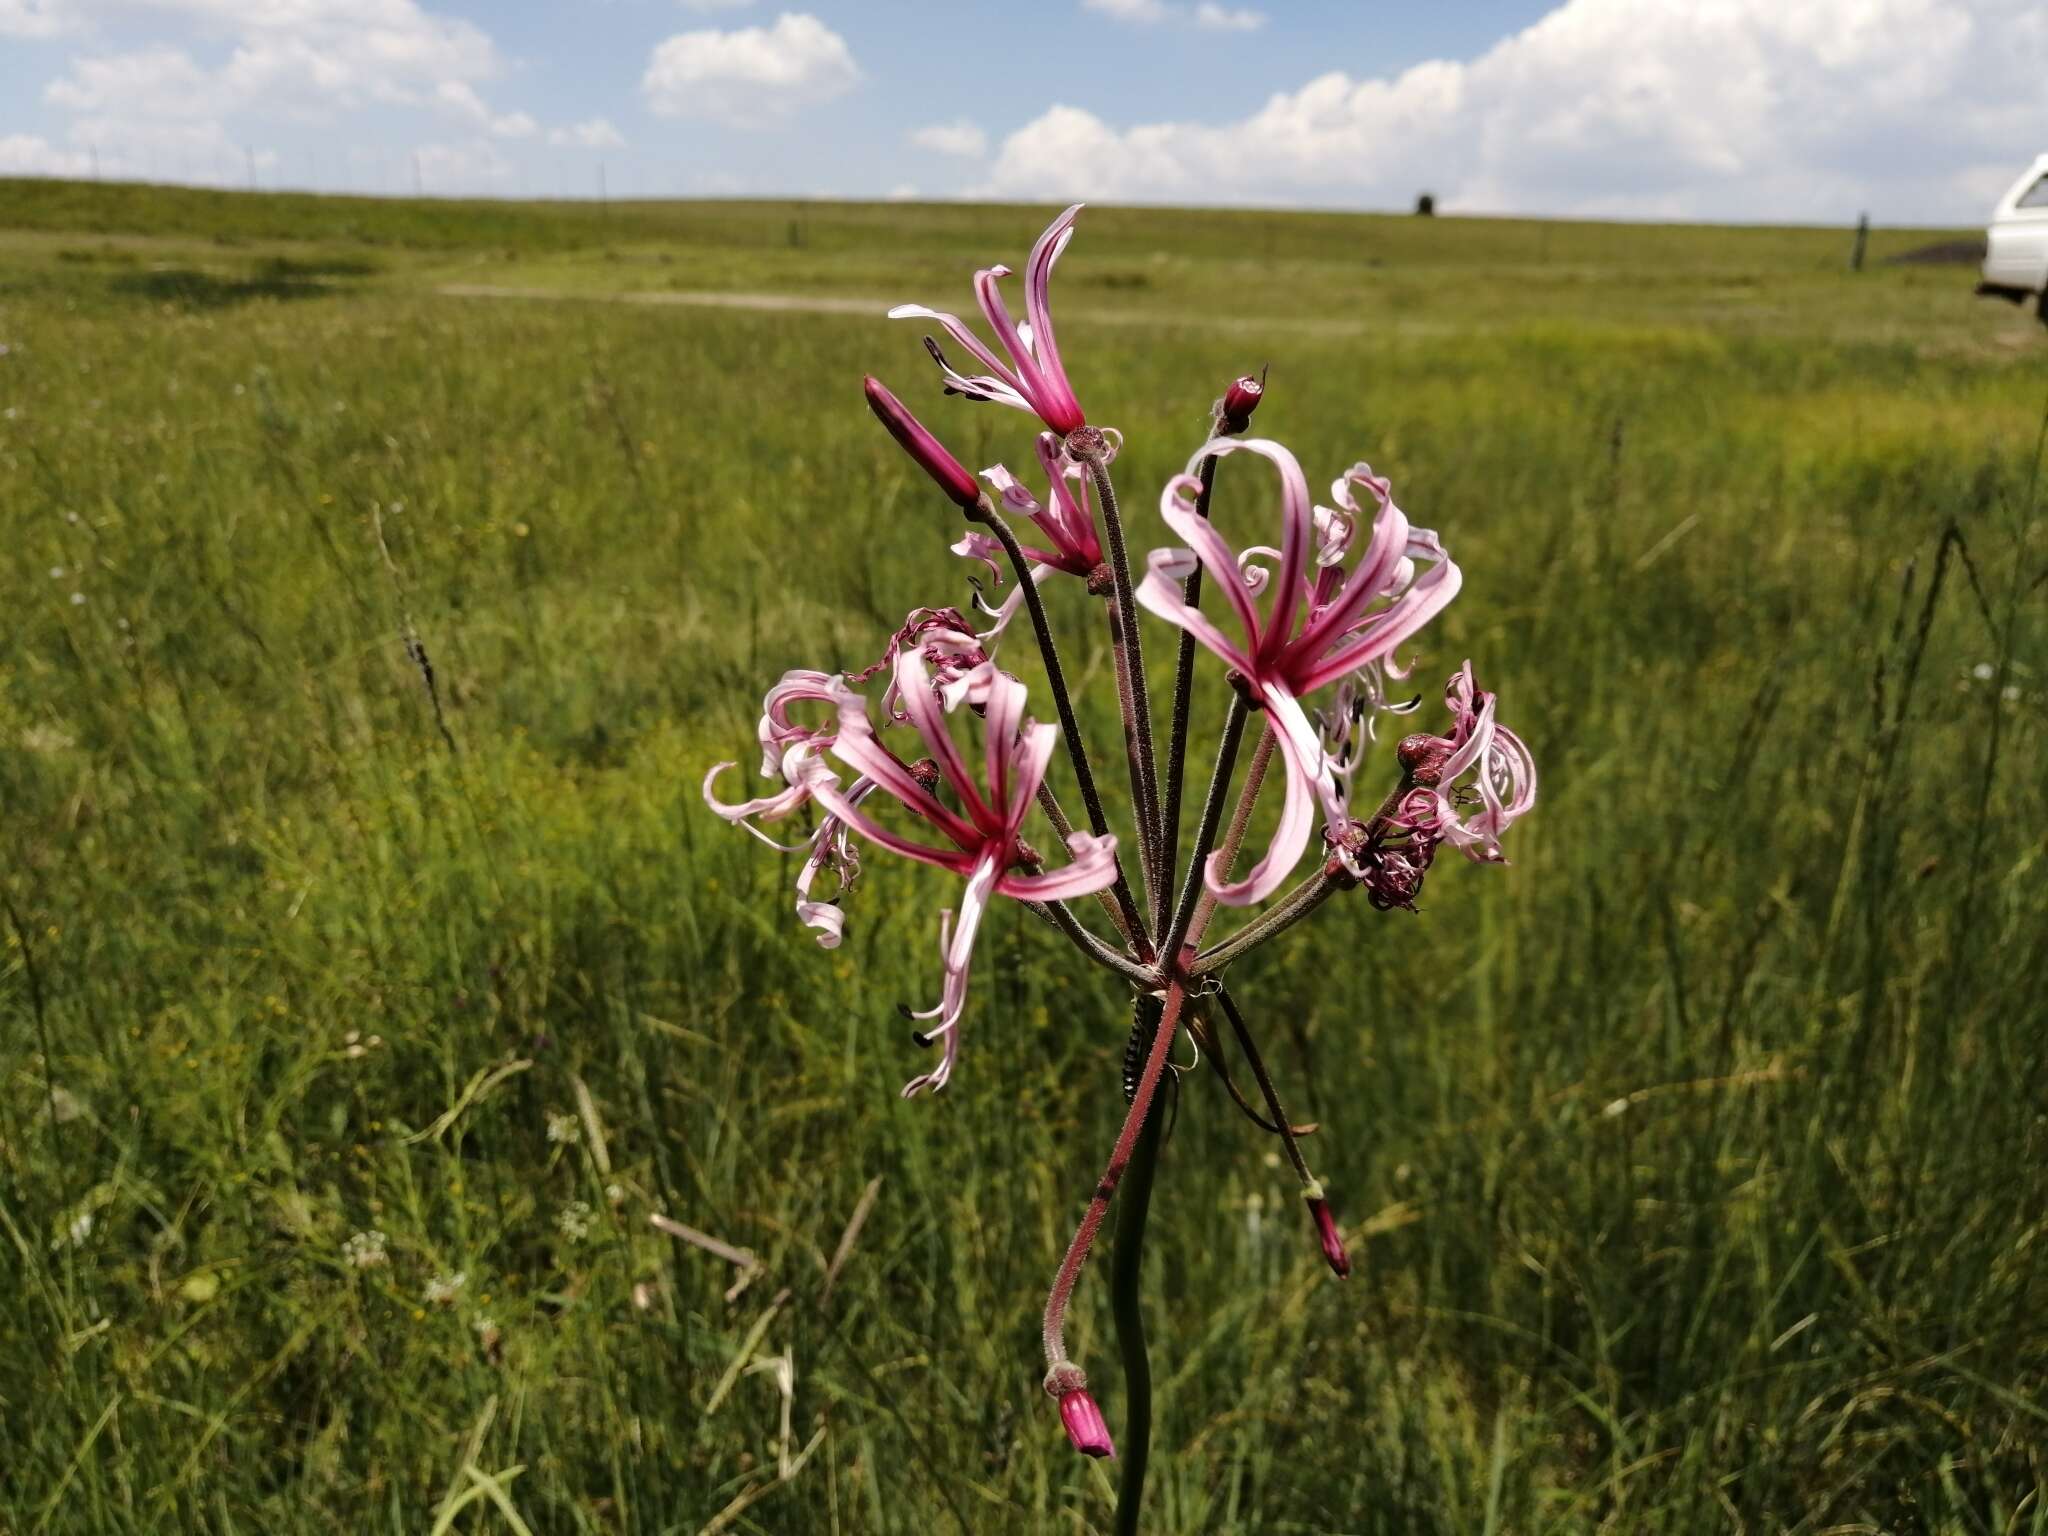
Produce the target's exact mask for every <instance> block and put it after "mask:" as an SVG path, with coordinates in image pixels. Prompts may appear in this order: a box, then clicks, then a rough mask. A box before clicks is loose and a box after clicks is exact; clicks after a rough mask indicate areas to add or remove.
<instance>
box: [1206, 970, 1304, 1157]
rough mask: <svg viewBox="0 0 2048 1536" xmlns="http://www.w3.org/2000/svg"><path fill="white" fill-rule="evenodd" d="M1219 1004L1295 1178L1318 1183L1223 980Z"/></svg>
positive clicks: (1219, 989)
mask: <svg viewBox="0 0 2048 1536" xmlns="http://www.w3.org/2000/svg"><path fill="white" fill-rule="evenodd" d="M1216 1001H1218V1002H1219V1003H1221V1004H1222V1005H1223V1015H1224V1017H1225V1018H1227V1019H1229V1020H1230V1030H1231V1033H1232V1034H1234V1035H1236V1036H1237V1044H1238V1049H1240V1050H1241V1051H1243V1052H1244V1059H1245V1061H1246V1063H1247V1064H1248V1065H1249V1066H1250V1067H1251V1069H1252V1076H1253V1077H1255V1078H1257V1079H1258V1083H1259V1092H1260V1093H1262V1094H1264V1095H1265V1099H1266V1108H1267V1109H1268V1110H1270V1111H1271V1112H1272V1115H1273V1125H1274V1127H1275V1128H1276V1129H1275V1134H1277V1135H1278V1136H1279V1138H1280V1140H1281V1141H1282V1142H1283V1143H1284V1144H1285V1145H1286V1147H1287V1160H1288V1161H1289V1162H1290V1163H1292V1164H1293V1165H1294V1173H1295V1176H1296V1177H1297V1178H1299V1179H1300V1180H1301V1182H1302V1183H1303V1184H1313V1183H1315V1175H1313V1174H1312V1173H1310V1172H1309V1171H1308V1161H1307V1159H1305V1158H1304V1157H1302V1155H1301V1148H1300V1147H1298V1146H1296V1145H1295V1143H1294V1124H1293V1122H1292V1121H1290V1120H1289V1119H1288V1118H1287V1109H1286V1106H1285V1105H1283V1104H1282V1103H1281V1102H1280V1091H1279V1090H1278V1089H1277V1088H1275V1087H1274V1086H1273V1079H1272V1077H1271V1076H1270V1075H1269V1074H1268V1073H1267V1071H1266V1061H1265V1058H1264V1057H1263V1056H1261V1055H1260V1054H1259V1045H1258V1042H1257V1041H1256V1040H1254V1039H1253V1038H1252V1032H1251V1027H1250V1026H1249V1025H1248V1024H1246V1023H1245V1021H1244V1015H1243V1014H1242V1013H1239V1012H1238V1010H1237V1002H1236V1000H1235V999H1234V998H1232V997H1231V995H1230V989H1229V988H1228V987H1226V986H1224V985H1223V983H1222V982H1221V981H1220V980H1219V981H1218V982H1217V983H1216Z"/></svg>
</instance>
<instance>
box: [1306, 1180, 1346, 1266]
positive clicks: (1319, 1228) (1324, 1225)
mask: <svg viewBox="0 0 2048 1536" xmlns="http://www.w3.org/2000/svg"><path fill="white" fill-rule="evenodd" d="M1308 1212H1309V1214H1310V1215H1311V1216H1313V1217H1315V1219H1316V1235H1317V1236H1318V1237H1320V1238H1321V1239H1322V1240H1323V1257H1324V1258H1325V1259H1328V1260H1329V1261H1330V1268H1331V1269H1332V1270H1334V1271H1335V1272H1336V1275H1337V1278H1338V1279H1339V1280H1348V1279H1350V1278H1351V1255H1350V1254H1348V1253H1346V1252H1345V1251H1344V1238H1343V1235H1342V1234H1341V1233H1340V1232H1338V1230H1337V1218H1336V1217H1335V1216H1332V1215H1331V1214H1330V1202H1329V1201H1327V1200H1325V1199H1324V1198H1323V1197H1322V1196H1321V1195H1311V1196H1309V1201H1308Z"/></svg>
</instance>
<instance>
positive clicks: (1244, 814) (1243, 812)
mask: <svg viewBox="0 0 2048 1536" xmlns="http://www.w3.org/2000/svg"><path fill="white" fill-rule="evenodd" d="M1279 745H1280V736H1279V733H1278V732H1277V731H1275V730H1274V728H1273V722H1272V721H1271V720H1268V721H1267V722H1266V734H1265V735H1263V736H1261V737H1260V738H1259V745H1258V750H1257V751H1255V752H1253V753H1252V765H1251V767H1250V768H1249V769H1247V770H1246V772H1245V776H1244V788H1243V790H1242V791H1240V792H1239V794H1238V797H1237V809H1236V810H1235V811H1233V812H1232V813H1231V816H1230V830H1229V831H1228V832H1226V833H1224V834H1223V878H1224V879H1226V880H1228V879H1229V878H1230V877H1231V875H1233V874H1234V873H1236V870H1237V853H1238V850H1239V849H1240V848H1242V847H1244V835H1245V832H1246V831H1247V830H1248V829H1249V828H1250V827H1251V823H1252V810H1253V808H1254V807H1255V806H1257V805H1258V803H1259V791H1260V790H1262V789H1264V788H1265V787H1266V770H1267V769H1268V768H1270V767H1272V765H1273V753H1274V752H1275V751H1276V750H1277V749H1278V747H1279ZM1215 916H1216V896H1215V893H1214V892H1213V891H1211V890H1210V889H1209V888H1208V885H1207V883H1206V882H1205V883H1204V884H1203V887H1202V899H1201V902H1200V904H1199V905H1198V906H1197V907H1196V908H1195V919H1194V921H1193V922H1192V923H1190V924H1189V925H1188V931H1187V937H1186V938H1184V939H1183V940H1181V943H1182V944H1183V945H1187V944H1193V945H1196V946H1197V947H1199V946H1200V945H1201V942H1202V935H1204V934H1205V933H1207V932H1208V931H1209V922H1210V920H1211V919H1212V918H1214V917H1215Z"/></svg>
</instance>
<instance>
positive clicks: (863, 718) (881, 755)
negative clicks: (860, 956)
mask: <svg viewBox="0 0 2048 1536" xmlns="http://www.w3.org/2000/svg"><path fill="white" fill-rule="evenodd" d="M920 691H921V692H923V693H924V695H925V697H927V698H929V697H930V689H929V688H928V687H921V689H920ZM838 702H839V734H838V736H837V737H835V738H834V739H833V742H832V755H833V756H834V757H836V758H838V759H839V760H840V761H841V762H842V763H844V764H846V766H847V767H849V768H851V769H852V770H853V771H854V772H855V773H857V774H861V775H863V776H864V777H866V778H869V779H872V780H874V782H875V783H876V784H877V785H879V786H880V787H881V788H882V789H884V790H886V791H887V792H888V793H889V794H890V795H891V796H892V797H893V798H894V799H896V800H897V801H899V802H900V803H901V804H902V805H903V806H904V807H905V809H907V810H909V811H910V812H911V813H912V814H914V815H917V816H921V817H923V818H924V819H925V820H926V821H928V822H930V823H931V824H932V825H933V826H935V827H937V828H938V829H939V830H940V831H941V832H943V833H945V835H946V836H947V837H948V838H950V839H951V840H952V841H953V842H954V843H956V844H957V845H958V846H959V847H960V848H961V849H963V850H968V849H974V848H978V847H979V846H980V845H981V842H982V836H981V833H980V832H979V831H978V830H977V829H976V828H975V827H974V826H973V825H972V824H970V823H969V822H966V821H963V820H962V819H961V818H960V817H959V816H957V815H955V814H954V813H953V812H952V811H951V810H949V809H947V808H946V807H945V806H943V805H941V804H940V803H939V802H938V800H937V799H935V798H934V797H933V796H932V794H931V793H930V791H928V790H926V789H925V787H924V786H923V785H921V784H919V783H918V782H917V780H916V779H914V778H912V777H911V774H910V770H909V769H908V768H907V767H905V766H904V765H903V763H902V761H901V760H900V759H898V758H897V756H896V754H895V753H893V752H891V751H890V750H889V749H888V748H887V747H885V746H883V745H882V744H881V742H879V741H877V740H876V739H875V731H874V726H873V725H872V724H871V723H870V722H869V720H868V710H867V700H866V699H864V698H862V697H861V696H860V695H859V694H857V693H855V692H854V691H853V690H852V689H851V688H847V687H845V686H844V685H842V686H841V689H840V692H839V695H838ZM819 798H820V799H821V800H822V799H824V798H825V797H824V796H823V795H822V794H820V795H819ZM827 803H828V807H829V808H830V809H832V810H834V811H836V810H837V809H838V807H837V806H831V805H830V803H829V802H827ZM854 816H856V817H859V820H856V821H853V822H852V824H853V826H854V828H855V830H856V831H858V832H860V834H861V836H863V837H866V838H869V839H870V840H871V841H874V842H878V843H881V844H883V845H884V846H885V847H892V848H894V849H895V851H896V852H898V853H902V854H904V855H905V856H906V857H909V858H924V860H925V862H926V863H937V864H944V865H946V866H947V867H949V868H950V867H952V866H951V860H950V858H949V857H943V856H942V857H936V858H926V857H925V855H926V854H928V853H930V852H931V850H929V849H925V850H923V851H921V852H917V853H912V852H910V851H909V850H910V849H912V848H916V847H918V846H919V845H917V844H914V843H908V842H906V841H905V840H904V839H901V838H896V837H895V834H893V833H888V832H885V831H881V829H879V828H877V829H876V831H875V832H870V831H869V830H868V828H869V827H872V826H874V825H875V823H874V822H873V821H872V819H871V818H867V817H865V816H861V815H860V813H859V812H857V811H856V812H854ZM849 819H850V820H851V818H849ZM863 823H866V825H863ZM892 839H893V841H892ZM899 844H901V846H898V845H899Z"/></svg>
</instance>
